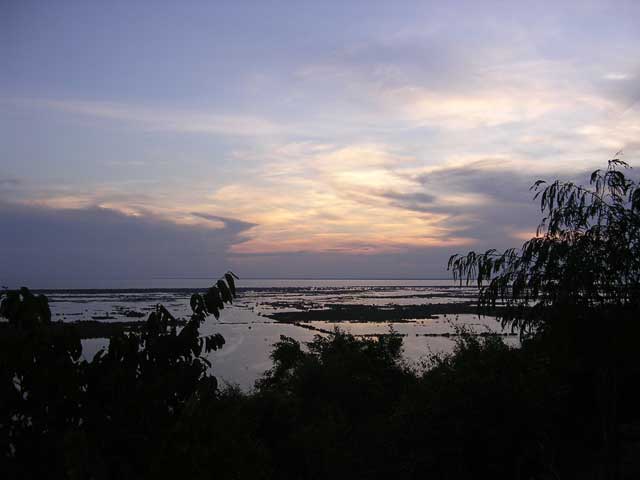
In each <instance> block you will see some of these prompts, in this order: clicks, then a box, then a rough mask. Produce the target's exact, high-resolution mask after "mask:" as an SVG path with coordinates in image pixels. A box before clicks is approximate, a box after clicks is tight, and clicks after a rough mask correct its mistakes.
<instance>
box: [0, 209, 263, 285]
mask: <svg viewBox="0 0 640 480" xmlns="http://www.w3.org/2000/svg"><path fill="white" fill-rule="evenodd" d="M216 219H217V220H221V221H223V222H224V228H222V229H220V228H218V229H214V228H206V227H202V226H186V225H177V224H174V223H171V222H168V221H165V220H162V219H159V218H157V217H154V216H151V215H145V216H139V217H134V216H128V215H124V214H122V213H120V212H117V211H114V210H109V209H104V208H97V207H95V208H87V209H73V210H61V209H58V210H56V209H48V208H38V207H27V206H17V205H12V204H8V203H4V204H0V225H2V235H1V236H0V283H2V284H3V285H7V286H16V285H23V284H24V285H30V286H33V287H36V288H37V287H43V288H46V287H96V286H100V285H101V284H103V283H105V282H106V283H109V282H111V281H117V280H122V281H125V282H126V281H130V280H135V279H142V280H144V279H149V278H153V277H167V276H174V275H176V276H179V275H183V274H184V273H185V272H187V273H188V274H190V275H194V276H203V277H206V276H211V277H214V276H216V275H218V274H220V273H221V272H223V271H224V270H225V269H226V268H228V254H227V250H228V248H229V247H230V246H231V245H232V244H233V243H238V242H239V241H240V240H239V238H238V235H239V234H240V233H242V232H243V231H245V230H247V229H248V228H250V227H251V226H253V225H252V224H249V223H246V222H241V221H237V220H233V219H228V218H216Z"/></svg>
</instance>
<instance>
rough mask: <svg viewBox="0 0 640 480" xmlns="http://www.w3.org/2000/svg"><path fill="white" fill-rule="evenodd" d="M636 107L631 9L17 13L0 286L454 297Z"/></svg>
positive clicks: (634, 125)
mask: <svg viewBox="0 0 640 480" xmlns="http://www.w3.org/2000/svg"><path fill="white" fill-rule="evenodd" d="M639 100H640V2H637V1H609V2H603V1H588V0H586V1H585V0H581V1H575V2H570V1H565V2H558V1H554V2H531V1H528V2H515V1H508V2H507V1H505V2H498V1H470V2H456V1H454V2H426V1H417V2H401V1H398V2H374V1H362V2H357V1H351V2H345V1H339V2H331V1H322V2H318V1H314V2H301V1H295V2H294V1H290V2H284V1H282V2H270V1H259V2H237V1H235V2H223V1H216V2H204V1H203V2H189V1H185V2H166V3H164V2H158V1H154V2H143V1H138V2H130V1H126V2H116V1H109V2H87V1H82V2H70V1H59V2H30V1H1V0H0V161H1V162H2V163H1V166H2V169H1V170H0V225H2V235H0V284H4V285H8V286H15V285H18V284H27V285H30V286H33V287H66V286H87V287H91V286H94V284H97V283H99V282H100V281H101V280H105V279H106V280H119V279H122V280H123V281H126V280H131V279H145V278H151V277H164V276H212V277H217V276H219V274H220V273H221V272H223V271H226V270H227V269H228V268H232V269H234V270H236V271H237V273H239V274H240V275H241V276H260V277H283V276H284V277H291V276H296V277H317V276H322V277H378V278H384V277H387V278H400V277H410V278H417V277H423V278H430V277H431V278H433V277H446V276H447V273H446V269H445V266H446V260H447V258H448V256H449V255H450V254H452V253H457V252H463V251H467V250H469V249H484V248H489V247H495V248H505V247H511V246H518V245H520V244H521V243H522V241H523V240H524V239H526V238H527V237H528V236H531V235H532V233H533V232H534V231H535V227H536V225H537V220H538V212H537V210H536V207H535V205H534V204H533V203H532V202H531V194H530V192H528V190H527V189H528V186H529V185H530V184H531V183H532V182H533V181H534V180H535V179H537V178H540V177H542V178H555V177H557V176H560V177H563V178H568V179H576V180H579V181H586V173H587V172H589V171H590V170H592V169H594V168H597V167H601V166H603V165H604V164H605V162H606V160H607V159H608V158H611V156H612V155H613V154H614V153H615V152H617V151H618V150H623V151H624V158H625V159H626V160H627V161H628V162H629V163H631V164H632V165H640V163H638V159H639V158H640V155H639V154H640V107H639V106H638V102H639Z"/></svg>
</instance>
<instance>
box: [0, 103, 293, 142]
mask: <svg viewBox="0 0 640 480" xmlns="http://www.w3.org/2000/svg"><path fill="white" fill-rule="evenodd" d="M6 101H7V100H5V102H6ZM9 102H10V103H14V104H18V105H23V106H31V107H37V108H48V109H53V110H57V111H62V112H65V113H69V114H74V115H81V116H86V117H94V118H101V119H105V120H112V121H119V122H125V123H127V124H129V125H132V126H134V127H137V128H141V129H146V130H152V131H172V132H183V133H204V134H213V135H225V136H241V137H243V136H261V135H274V134H277V133H283V131H285V130H287V127H286V126H284V125H281V124H278V123H275V122H272V121H270V120H267V119H264V118H261V117H258V116H254V115H242V114H226V113H217V112H209V111H199V110H187V109H176V108H172V109H168V108H159V107H146V106H140V105H131V104H126V103H118V102H104V101H88V100H74V99H66V100H58V99H39V98H17V99H11V100H9Z"/></svg>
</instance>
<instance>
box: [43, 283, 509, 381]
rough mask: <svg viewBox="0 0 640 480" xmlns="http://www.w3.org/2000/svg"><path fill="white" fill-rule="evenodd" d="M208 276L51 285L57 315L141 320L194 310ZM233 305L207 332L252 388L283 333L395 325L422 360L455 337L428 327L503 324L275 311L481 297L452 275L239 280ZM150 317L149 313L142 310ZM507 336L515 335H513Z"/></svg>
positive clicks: (216, 367)
mask: <svg viewBox="0 0 640 480" xmlns="http://www.w3.org/2000/svg"><path fill="white" fill-rule="evenodd" d="M212 283H213V280H209V279H179V280H176V279H163V280H154V281H152V282H149V283H147V284H146V286H145V287H142V286H141V284H139V283H138V282H127V284H126V285H125V286H122V285H120V286H119V288H118V289H100V290H98V289H96V290H90V291H79V290H78V291H70V290H67V291H64V290H53V291H47V292H46V293H47V295H48V296H49V300H50V304H51V309H52V312H53V315H54V319H55V320H62V321H76V320H90V319H99V320H101V321H105V322H109V321H123V320H129V321H130V320H136V319H137V318H135V317H130V316H129V317H128V316H127V314H131V313H132V312H135V313H139V314H144V315H145V316H146V315H147V314H148V312H149V311H150V310H151V309H153V308H154V306H155V305H156V304H158V303H162V304H164V305H165V306H166V307H167V308H168V309H169V310H170V311H171V312H172V313H173V314H174V315H176V316H182V317H186V316H188V315H189V314H190V308H189V297H190V295H191V293H192V292H193V291H194V290H198V289H202V288H205V287H208V286H210V285H211V284H212ZM239 287H240V288H239V294H238V298H237V300H236V301H235V302H234V305H233V306H232V307H230V308H226V309H225V310H224V311H223V312H222V316H221V318H220V319H219V320H215V318H213V317H211V318H210V319H209V320H208V321H207V322H206V323H205V324H204V325H203V327H202V329H201V331H202V333H203V334H209V333H215V332H219V333H221V334H222V335H223V336H224V337H225V340H226V342H227V343H226V344H225V346H224V347H223V348H222V349H221V350H220V351H218V352H214V353H212V354H211V360H212V362H213V372H214V373H215V374H216V375H217V376H218V377H219V378H220V379H222V380H223V381H227V382H230V383H236V384H239V385H240V386H241V387H243V388H245V389H248V388H251V386H252V385H253V383H254V381H255V380H256V379H257V378H258V377H259V376H260V375H262V373H263V372H264V371H265V370H267V369H268V368H270V367H271V360H270V358H269V354H270V352H271V350H272V346H273V344H274V343H275V342H277V341H278V340H279V338H280V336H281V335H287V336H290V337H293V338H295V339H297V340H299V341H301V342H308V341H310V340H312V339H313V337H314V335H317V334H321V335H324V333H322V332H323V331H331V330H332V329H333V328H334V327H336V326H337V327H339V328H341V329H343V330H346V331H348V332H351V333H353V334H354V335H368V334H379V333H388V332H389V331H390V329H391V328H393V330H394V331H395V332H397V333H399V334H403V335H404V355H405V358H406V359H407V361H409V362H420V360H421V359H423V358H424V357H425V356H427V355H429V354H432V353H440V352H446V351H450V350H451V348H452V347H453V344H454V343H453V340H452V339H450V338H446V337H426V336H424V334H439V333H447V332H453V331H454V329H455V326H456V325H466V326H470V327H471V328H473V329H474V330H475V331H478V332H482V331H487V330H491V331H500V326H499V324H498V323H497V322H496V321H495V319H493V318H488V317H483V318H478V316H476V315H472V314H460V315H438V316H437V317H438V318H433V319H419V318H418V319H413V320H409V321H406V320H405V321H397V322H394V321H388V322H380V323H361V322H347V321H335V320H336V319H335V318H334V319H332V320H331V321H328V320H318V321H311V322H309V321H303V322H300V324H299V325H293V324H284V323H279V322H276V321H275V320H273V319H271V318H269V315H270V314H273V313H277V312H297V311H300V312H304V311H305V310H309V309H313V310H323V309H328V308H331V306H333V308H335V306H339V307H340V308H349V306H361V305H371V306H374V307H375V308H379V309H387V310H390V311H393V309H394V308H398V307H402V306H411V305H428V304H430V303H436V304H444V303H455V302H463V301H473V300H475V295H476V290H475V289H474V288H460V287H456V286H454V284H453V282H452V281H451V280H254V279H249V280H240V281H239ZM142 319H144V317H142ZM508 341H510V342H515V339H512V338H509V339H508ZM83 345H84V355H85V357H87V358H90V357H92V356H93V355H94V354H95V352H96V351H97V350H98V349H100V348H102V347H104V346H105V345H106V340H105V339H90V340H83Z"/></svg>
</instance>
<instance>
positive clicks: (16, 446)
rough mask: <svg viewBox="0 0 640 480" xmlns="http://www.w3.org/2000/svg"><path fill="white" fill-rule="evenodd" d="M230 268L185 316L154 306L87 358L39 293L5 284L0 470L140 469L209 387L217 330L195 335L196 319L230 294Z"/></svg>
mask: <svg viewBox="0 0 640 480" xmlns="http://www.w3.org/2000/svg"><path fill="white" fill-rule="evenodd" d="M234 277H235V275H234V274H233V273H232V272H228V273H227V274H225V276H224V278H223V279H220V280H219V281H218V282H216V284H215V285H213V286H212V287H211V288H209V289H208V290H207V291H206V292H205V293H203V294H199V293H197V294H194V295H193V296H192V297H191V306H192V312H193V313H192V315H191V317H190V318H189V319H187V320H186V322H184V321H179V320H178V319H176V318H175V317H174V316H173V315H172V314H171V313H170V312H169V311H168V310H167V309H166V308H165V307H164V306H162V305H157V306H156V308H155V309H154V310H153V311H152V312H151V313H150V314H149V317H148V319H147V320H146V321H145V322H141V325H140V326H139V327H138V328H132V329H131V330H129V331H127V332H120V333H118V334H116V335H114V336H112V337H111V338H110V339H109V344H108V347H107V348H106V349H102V350H100V351H99V352H98V353H97V354H96V355H95V356H94V358H93V359H92V360H91V361H86V360H83V359H82V357H81V354H82V345H81V342H80V337H79V335H78V333H77V331H76V330H75V329H74V327H73V326H70V325H64V324H53V323H51V322H50V317H51V313H50V310H49V306H48V301H47V299H46V297H45V296H44V295H34V294H33V293H31V292H30V291H29V290H28V289H27V288H24V287H23V288H21V289H20V290H17V291H6V292H3V293H2V301H1V303H0V315H2V316H4V317H6V318H8V320H9V323H10V325H9V328H6V329H4V332H3V335H2V336H0V471H6V472H7V473H8V478H13V477H19V478H33V477H41V478H55V477H65V478H69V477H71V478H129V477H131V478H140V477H141V476H143V474H144V472H146V470H147V469H148V461H149V458H152V457H153V455H154V453H156V452H157V451H158V450H159V449H160V448H161V447H162V444H163V442H164V441H165V439H166V437H167V434H168V432H169V431H170V429H171V428H173V425H174V424H175V422H176V419H178V418H180V415H181V414H182V411H183V410H184V408H185V407H186V406H187V405H188V404H189V403H190V402H193V401H194V399H198V398H214V397H215V395H216V394H217V388H218V382H217V380H216V378H215V377H214V376H213V375H211V374H209V373H208V370H209V368H210V367H211V363H210V362H209V360H208V359H207V358H206V356H205V355H206V354H207V353H209V352H211V351H213V350H217V349H219V348H221V347H222V346H223V345H224V338H223V337H222V335H220V334H213V335H209V336H200V331H199V327H200V325H201V324H202V322H204V321H205V320H206V318H207V316H208V315H215V316H216V318H217V317H218V316H219V315H220V312H219V310H221V309H223V308H224V305H225V304H228V303H231V302H232V300H233V297H234V296H235V281H234ZM235 278H237V277H235ZM70 466H72V467H70Z"/></svg>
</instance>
